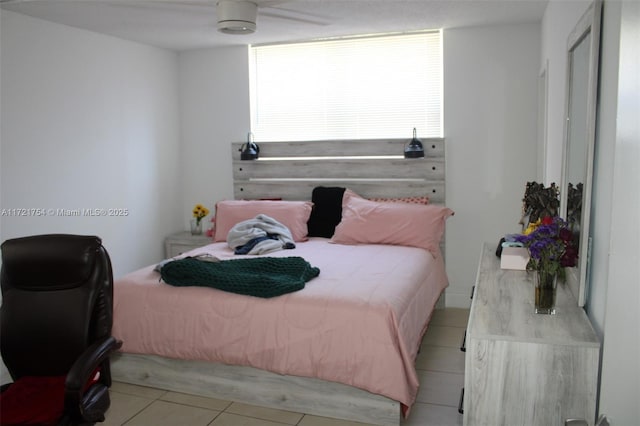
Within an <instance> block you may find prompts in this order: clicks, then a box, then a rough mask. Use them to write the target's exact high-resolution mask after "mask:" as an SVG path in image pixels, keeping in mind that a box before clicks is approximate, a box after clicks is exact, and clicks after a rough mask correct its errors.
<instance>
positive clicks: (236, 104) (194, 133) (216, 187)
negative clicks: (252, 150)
mask: <svg viewBox="0 0 640 426" xmlns="http://www.w3.org/2000/svg"><path fill="white" fill-rule="evenodd" d="M179 64H180V67H179V87H180V120H181V126H182V131H181V141H182V142H181V144H182V148H181V150H182V158H181V163H180V168H181V170H182V177H183V179H182V183H181V190H182V193H183V198H182V200H181V206H182V210H183V211H187V212H189V211H191V209H192V208H193V206H194V205H195V204H196V203H202V204H204V205H206V206H207V207H208V208H209V209H210V210H211V215H213V213H214V211H213V207H214V204H215V202H217V201H220V200H223V199H231V198H233V177H232V170H231V142H239V141H244V140H246V137H247V133H248V132H249V131H250V129H251V125H250V123H251V121H250V115H249V111H250V105H249V52H248V48H247V47H246V46H238V47H225V48H217V49H204V50H195V51H188V52H182V53H180V56H179ZM211 215H210V217H211ZM210 217H208V218H207V219H205V220H209V218H210ZM187 219H188V217H187V218H185V229H187V228H186V220H187ZM208 226H209V223H207V227H208Z"/></svg>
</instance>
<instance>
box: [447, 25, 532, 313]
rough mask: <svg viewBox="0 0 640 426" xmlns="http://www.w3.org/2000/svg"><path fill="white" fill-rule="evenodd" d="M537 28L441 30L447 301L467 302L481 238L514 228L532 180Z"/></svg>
mask: <svg viewBox="0 0 640 426" xmlns="http://www.w3.org/2000/svg"><path fill="white" fill-rule="evenodd" d="M539 52H540V26H539V25H538V24H523V25H517V26H516V25H513V26H492V27H473V28H459V29H451V30H445V31H444V117H445V123H444V136H445V139H446V147H447V193H446V197H447V205H449V206H450V207H451V208H452V209H453V210H454V211H455V212H456V214H455V216H454V217H452V218H450V219H449V221H448V224H447V245H446V247H447V255H446V256H447V272H448V275H449V281H450V287H449V289H448V290H447V296H446V300H447V305H448V306H459V307H468V306H469V295H470V291H471V287H472V286H473V285H474V284H475V278H476V270H477V266H478V259H479V255H480V247H481V244H482V243H483V242H485V241H489V242H495V244H496V246H497V244H498V241H499V240H500V238H501V237H502V236H504V235H505V234H508V233H514V232H519V231H520V230H521V228H520V227H519V225H518V221H519V219H520V216H521V209H522V197H523V195H524V190H525V185H526V182H527V181H532V180H535V179H536V155H537V144H536V132H537V84H538V70H539V63H540V57H539Z"/></svg>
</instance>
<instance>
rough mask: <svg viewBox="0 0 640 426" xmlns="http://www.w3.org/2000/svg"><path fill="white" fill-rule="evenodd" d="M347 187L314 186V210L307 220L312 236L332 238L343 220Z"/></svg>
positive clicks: (312, 196)
mask: <svg viewBox="0 0 640 426" xmlns="http://www.w3.org/2000/svg"><path fill="white" fill-rule="evenodd" d="M344 191H345V188H340V187H324V186H317V187H315V188H313V193H312V194H311V201H312V202H313V210H311V215H310V216H309V220H308V221H307V229H308V231H309V236H310V237H325V238H331V237H332V236H333V233H334V232H335V229H336V226H338V224H339V223H340V221H341V220H342V196H343V195H344Z"/></svg>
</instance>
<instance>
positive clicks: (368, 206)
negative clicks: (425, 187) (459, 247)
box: [331, 191, 453, 256]
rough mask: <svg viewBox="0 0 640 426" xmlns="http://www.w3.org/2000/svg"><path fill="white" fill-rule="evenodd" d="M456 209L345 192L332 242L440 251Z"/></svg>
mask: <svg viewBox="0 0 640 426" xmlns="http://www.w3.org/2000/svg"><path fill="white" fill-rule="evenodd" d="M451 215H453V210H451V209H449V208H447V207H444V206H439V205H435V204H429V205H421V204H406V203H379V202H375V201H369V200H365V199H364V198H360V197H359V196H358V195H356V194H355V193H353V192H352V191H345V193H344V196H343V198H342V221H341V222H340V223H339V224H338V226H336V231H335V233H334V234H333V237H332V238H331V241H332V242H334V243H339V244H390V245H402V246H410V247H420V248H423V249H426V250H429V251H430V252H431V253H432V254H433V255H434V256H437V255H438V253H439V252H440V249H439V245H440V240H442V236H443V235H444V229H445V222H446V220H447V218H448V217H449V216H451Z"/></svg>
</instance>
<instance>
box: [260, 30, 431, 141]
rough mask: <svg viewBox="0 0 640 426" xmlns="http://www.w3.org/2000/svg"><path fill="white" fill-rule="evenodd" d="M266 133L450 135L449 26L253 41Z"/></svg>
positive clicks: (285, 136)
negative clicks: (445, 63)
mask: <svg viewBox="0 0 640 426" xmlns="http://www.w3.org/2000/svg"><path fill="white" fill-rule="evenodd" d="M250 64H251V70H250V74H251V130H252V132H253V134H254V135H255V138H256V140H258V141H291V140H327V139H378V138H402V137H411V136H412V130H413V128H414V127H416V128H417V129H418V135H419V136H420V137H441V136H442V32H441V31H429V32H420V33H411V34H402V35H384V36H370V37H361V38H348V39H332V40H326V41H313V42H305V43H295V44H279V45H268V46H266V45H265V46H252V47H251V49H250Z"/></svg>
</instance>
